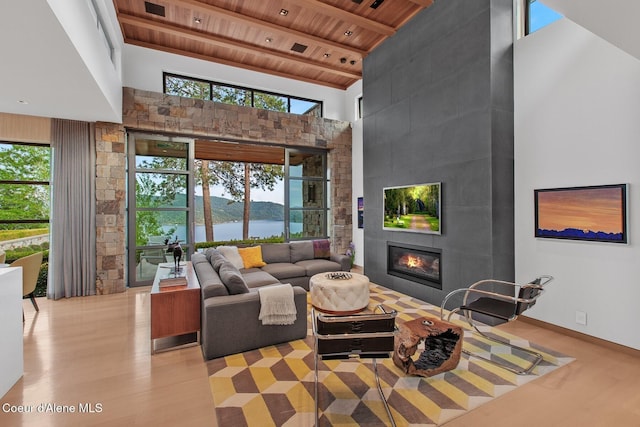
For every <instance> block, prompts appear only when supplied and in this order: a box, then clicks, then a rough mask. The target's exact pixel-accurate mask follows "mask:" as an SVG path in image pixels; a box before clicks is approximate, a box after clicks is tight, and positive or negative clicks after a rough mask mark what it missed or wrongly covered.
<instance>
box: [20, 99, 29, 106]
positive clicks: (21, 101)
mask: <svg viewBox="0 0 640 427" xmlns="http://www.w3.org/2000/svg"><path fill="white" fill-rule="evenodd" d="M28 103H29V101H25V100H24V99H19V100H18V104H23V105H27V104H28Z"/></svg>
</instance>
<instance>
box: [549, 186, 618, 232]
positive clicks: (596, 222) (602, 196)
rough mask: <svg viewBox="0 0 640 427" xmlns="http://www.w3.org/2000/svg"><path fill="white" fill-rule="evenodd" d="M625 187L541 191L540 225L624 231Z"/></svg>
mask: <svg viewBox="0 0 640 427" xmlns="http://www.w3.org/2000/svg"><path fill="white" fill-rule="evenodd" d="M622 208H623V206H622V190H620V189H619V188H601V189H592V190H563V191H550V192H541V193H538V227H539V228H541V229H544V230H557V231H562V230H564V229H565V228H576V229H580V230H583V231H589V230H591V231H603V232H606V233H621V232H622V231H623V230H622V229H623V224H622V220H623V216H622V214H621V212H622Z"/></svg>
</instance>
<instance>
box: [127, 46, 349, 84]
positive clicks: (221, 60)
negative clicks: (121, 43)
mask: <svg viewBox="0 0 640 427" xmlns="http://www.w3.org/2000/svg"><path fill="white" fill-rule="evenodd" d="M125 43H128V44H132V45H135V46H140V47H144V48H147V49H153V50H159V51H162V52H167V53H172V54H174V55H180V56H188V57H190V58H195V59H201V60H203V61H209V62H216V63H219V64H223V65H229V66H230V67H236V68H242V69H245V70H251V71H256V72H258V73H266V74H271V75H273V76H278V77H285V78H287V79H292V80H300V81H303V82H307V83H313V84H317V85H321V86H327V87H332V88H335V89H342V90H345V89H346V88H348V87H349V86H351V85H352V84H353V83H355V82H356V81H357V80H359V79H360V78H358V79H353V80H351V81H349V83H348V84H345V85H340V84H335V83H332V82H327V81H325V80H318V79H311V78H307V77H303V76H300V75H299V74H292V73H284V72H281V71H276V70H272V69H271V68H263V67H258V66H255V65H249V64H245V63H241V62H236V61H230V60H228V59H224V58H218V57H212V56H209V55H204V54H201V53H195V52H190V51H187V50H182V49H176V48H172V47H167V46H164V45H159V44H154V43H149V42H143V41H140V40H135V39H131V38H126V39H125Z"/></svg>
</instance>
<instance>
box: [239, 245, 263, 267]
mask: <svg viewBox="0 0 640 427" xmlns="http://www.w3.org/2000/svg"><path fill="white" fill-rule="evenodd" d="M238 253H239V254H240V257H241V258H242V263H243V264H244V268H254V267H264V266H265V265H266V263H265V262H264V261H263V260H262V248H260V246H249V247H248V248H238Z"/></svg>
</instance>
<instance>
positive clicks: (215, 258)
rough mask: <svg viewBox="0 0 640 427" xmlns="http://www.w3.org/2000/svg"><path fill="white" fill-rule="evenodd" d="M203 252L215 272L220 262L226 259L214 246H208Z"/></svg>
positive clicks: (218, 268)
mask: <svg viewBox="0 0 640 427" xmlns="http://www.w3.org/2000/svg"><path fill="white" fill-rule="evenodd" d="M204 254H205V256H206V257H207V259H208V260H209V263H210V264H211V265H212V266H213V269H214V270H215V271H216V272H217V271H218V270H220V264H222V263H223V262H225V261H226V260H227V259H226V258H225V257H224V255H222V254H221V253H220V251H219V250H217V249H216V248H209V249H207V250H206V251H205V252H204Z"/></svg>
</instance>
